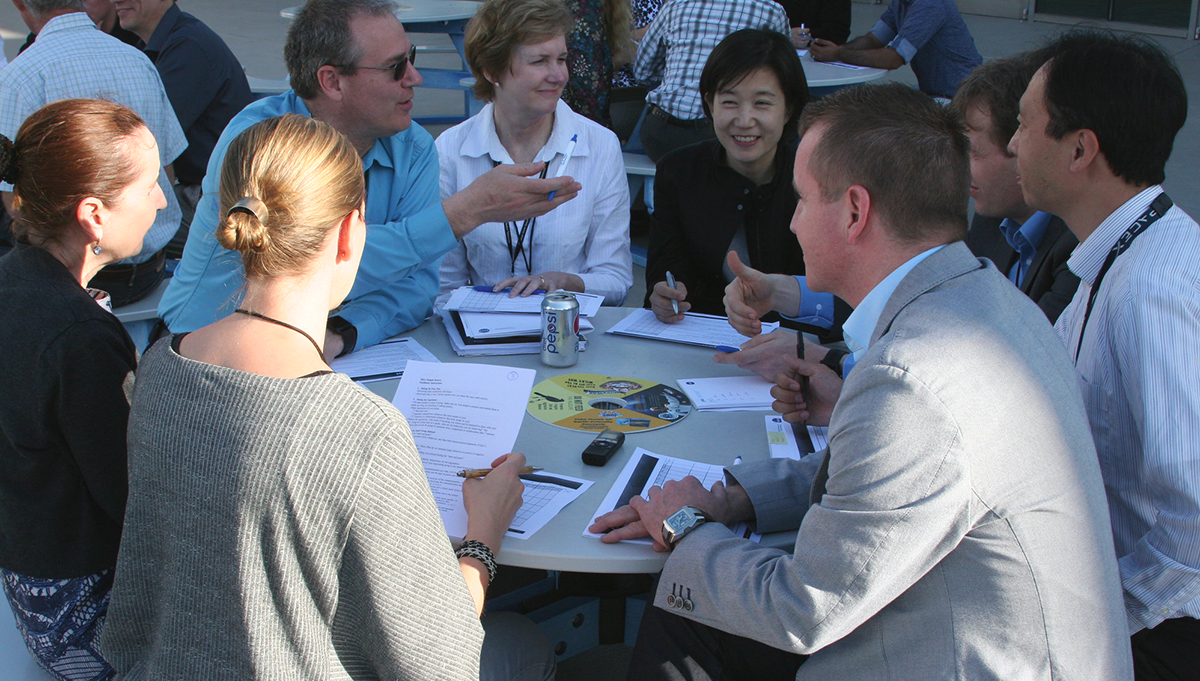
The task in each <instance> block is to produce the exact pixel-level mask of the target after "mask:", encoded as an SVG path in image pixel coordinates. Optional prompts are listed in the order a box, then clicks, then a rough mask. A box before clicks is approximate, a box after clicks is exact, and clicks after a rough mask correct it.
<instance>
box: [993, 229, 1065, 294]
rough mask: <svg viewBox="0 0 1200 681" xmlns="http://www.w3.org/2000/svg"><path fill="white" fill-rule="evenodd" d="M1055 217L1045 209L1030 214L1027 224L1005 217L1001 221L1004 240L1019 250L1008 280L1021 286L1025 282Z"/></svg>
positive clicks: (1015, 249) (1009, 271)
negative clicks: (1051, 219)
mask: <svg viewBox="0 0 1200 681" xmlns="http://www.w3.org/2000/svg"><path fill="white" fill-rule="evenodd" d="M1051 217H1053V216H1052V215H1050V214H1049V213H1047V212H1045V211H1040V210H1039V211H1038V212H1036V213H1034V214H1033V215H1031V216H1029V219H1028V220H1026V221H1025V224H1021V223H1018V222H1016V221H1015V220H1010V219H1008V218H1005V219H1004V220H1003V221H1001V222H1000V232H1001V233H1002V234H1004V240H1005V241H1007V242H1008V245H1009V246H1012V249H1013V250H1014V251H1016V252H1017V262H1016V264H1014V265H1013V266H1012V267H1011V268H1010V269H1009V270H1008V280H1009V281H1011V282H1012V283H1014V284H1016V285H1017V287H1020V286H1021V284H1022V283H1024V282H1025V273H1026V272H1028V271H1029V266H1030V265H1031V264H1032V263H1033V258H1034V256H1036V255H1037V249H1038V246H1040V245H1041V244H1042V237H1044V236H1045V235H1046V227H1048V226H1049V225H1050V218H1051Z"/></svg>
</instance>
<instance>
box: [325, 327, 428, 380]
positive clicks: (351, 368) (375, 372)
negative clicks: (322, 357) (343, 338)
mask: <svg viewBox="0 0 1200 681" xmlns="http://www.w3.org/2000/svg"><path fill="white" fill-rule="evenodd" d="M411 359H415V360H419V361H422V362H437V361H440V360H438V358H437V357H434V356H433V353H432V352H430V351H429V350H426V349H425V346H423V345H421V344H420V343H418V342H417V341H415V340H413V339H411V338H389V339H387V340H385V341H383V342H381V343H380V344H379V345H372V346H371V347H368V348H363V349H362V350H356V351H354V352H352V353H350V354H348V355H346V356H345V357H339V358H337V359H335V360H333V361H332V362H330V363H329V368H331V369H333V370H334V371H337V372H339V373H343V374H346V375H348V376H349V377H350V378H352V379H354V380H356V381H358V382H359V383H370V382H371V381H383V380H387V379H389V378H399V377H400V376H401V375H402V374H403V373H404V367H405V365H407V364H408V361H409V360H411Z"/></svg>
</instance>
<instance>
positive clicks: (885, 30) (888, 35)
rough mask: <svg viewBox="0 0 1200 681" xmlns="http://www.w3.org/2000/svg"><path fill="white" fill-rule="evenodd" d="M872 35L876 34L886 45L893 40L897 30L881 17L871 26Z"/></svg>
mask: <svg viewBox="0 0 1200 681" xmlns="http://www.w3.org/2000/svg"><path fill="white" fill-rule="evenodd" d="M871 35H873V36H875V37H876V38H878V39H879V42H881V43H883V44H884V45H886V44H888V43H889V42H891V40H892V38H895V37H896V32H895V31H893V30H892V27H891V26H888V25H887V24H886V23H885V22H884V21H883V20H882V19H881V20H879V21H876V22H875V25H874V26H872V27H871Z"/></svg>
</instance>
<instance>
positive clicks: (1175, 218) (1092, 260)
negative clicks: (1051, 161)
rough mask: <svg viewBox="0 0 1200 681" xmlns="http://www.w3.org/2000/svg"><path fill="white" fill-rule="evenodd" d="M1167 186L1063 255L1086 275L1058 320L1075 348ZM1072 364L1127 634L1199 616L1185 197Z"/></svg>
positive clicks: (1110, 295) (1193, 356)
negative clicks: (1112, 255)
mask: <svg viewBox="0 0 1200 681" xmlns="http://www.w3.org/2000/svg"><path fill="white" fill-rule="evenodd" d="M1160 193H1162V188H1161V187H1159V186H1154V187H1150V188H1148V189H1146V190H1145V191H1143V192H1141V193H1139V194H1138V195H1137V196H1135V197H1133V198H1132V199H1130V200H1129V201H1127V202H1126V203H1125V204H1124V205H1122V206H1121V207H1120V208H1119V209H1117V210H1116V211H1115V212H1113V214H1112V215H1110V216H1108V218H1107V219H1106V220H1105V221H1104V222H1102V223H1101V224H1100V226H1099V227H1097V228H1096V231H1095V232H1093V233H1092V234H1091V235H1090V236H1088V238H1087V239H1086V240H1085V241H1084V242H1083V243H1081V244H1080V245H1079V246H1078V247H1077V248H1076V249H1075V252H1074V253H1073V254H1072V255H1071V258H1070V260H1068V261H1067V266H1068V267H1069V268H1070V269H1071V271H1072V272H1074V273H1075V274H1076V275H1078V276H1079V278H1080V280H1081V281H1080V285H1079V290H1078V291H1076V293H1075V298H1074V299H1073V300H1072V301H1071V304H1070V305H1069V306H1067V309H1066V310H1065V311H1063V314H1062V316H1061V317H1059V319H1058V324H1057V325H1056V327H1055V328H1056V330H1057V331H1058V334H1059V337H1060V338H1062V340H1063V342H1064V343H1065V344H1066V346H1067V349H1068V352H1070V353H1074V352H1075V348H1076V347H1077V346H1078V343H1079V333H1080V328H1081V326H1082V325H1083V319H1084V313H1085V310H1086V308H1087V300H1088V295H1089V294H1090V292H1091V286H1092V283H1093V282H1094V281H1095V279H1096V276H1097V275H1098V273H1099V271H1100V268H1101V265H1102V264H1103V263H1104V260H1105V258H1106V257H1108V252H1109V250H1110V249H1111V248H1112V246H1113V244H1114V243H1116V241H1117V239H1118V238H1119V237H1120V236H1121V234H1123V233H1124V232H1125V230H1126V229H1128V227H1129V226H1130V225H1131V224H1132V223H1133V221H1134V220H1135V219H1137V218H1138V216H1140V215H1141V214H1142V213H1143V211H1145V210H1146V208H1147V207H1148V206H1149V205H1150V204H1151V202H1153V201H1154V199H1155V198H1156V197H1157V196H1158V195H1159V194H1160ZM1076 367H1077V368H1078V370H1079V374H1080V378H1081V387H1082V389H1083V399H1084V403H1085V404H1086V406H1087V411H1088V418H1089V420H1090V422H1091V428H1092V436H1093V437H1094V438H1095V441H1096V451H1097V453H1098V454H1099V456H1100V466H1101V472H1102V473H1103V475H1104V483H1105V488H1106V491H1107V493H1108V504H1109V515H1110V517H1111V520H1112V525H1113V537H1114V539H1115V543H1116V549H1117V555H1118V557H1119V559H1120V567H1121V583H1122V586H1123V587H1124V591H1125V611H1126V614H1127V615H1128V617H1129V628H1130V632H1131V633H1132V632H1136V631H1137V630H1139V629H1141V628H1142V627H1146V628H1150V627H1154V626H1156V625H1158V624H1159V623H1160V622H1162V621H1163V620H1166V619H1170V618H1173V617H1182V616H1187V617H1200V226H1197V224H1196V222H1195V221H1194V220H1192V218H1191V217H1189V216H1188V215H1187V214H1186V213H1184V212H1183V210H1181V209H1180V208H1179V207H1178V206H1176V207H1173V208H1171V210H1169V211H1167V213H1166V214H1165V215H1163V217H1162V218H1160V219H1159V220H1158V221H1157V222H1155V223H1154V224H1153V225H1151V226H1150V227H1149V229H1147V230H1146V231H1145V232H1143V233H1142V234H1141V235H1140V236H1138V237H1137V238H1136V239H1135V240H1134V242H1133V244H1132V245H1131V246H1130V247H1129V250H1127V251H1125V252H1124V253H1123V254H1122V255H1120V256H1119V257H1118V258H1117V259H1116V262H1115V263H1114V264H1113V265H1112V267H1111V269H1109V271H1108V273H1107V274H1106V275H1105V277H1104V279H1103V281H1102V282H1101V285H1100V290H1099V292H1098V293H1097V295H1096V302H1095V305H1094V307H1093V309H1092V313H1091V317H1090V319H1089V320H1088V322H1087V329H1086V333H1085V335H1084V339H1083V347H1082V349H1081V350H1080V353H1079V357H1078V358H1077V360H1076Z"/></svg>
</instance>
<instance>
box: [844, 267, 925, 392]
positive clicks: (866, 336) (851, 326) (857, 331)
mask: <svg viewBox="0 0 1200 681" xmlns="http://www.w3.org/2000/svg"><path fill="white" fill-rule="evenodd" d="M945 246H946V245H945V244H942V245H940V246H934V247H933V248H931V249H929V250H927V251H924V252H922V253H918V254H917V255H915V256H913V257H912V258H910V259H909V260H908V261H907V262H905V263H904V264H903V265H901V266H899V267H897V268H896V269H894V270H892V273H891V274H889V275H887V276H886V277H884V278H883V281H881V282H879V283H878V284H876V285H875V288H873V289H871V292H870V293H868V294H867V296H866V297H865V298H863V299H862V302H861V303H859V304H858V307H856V308H854V312H851V313H850V316H849V317H847V318H846V322H845V323H844V324H842V334H843V335H844V336H845V338H846V347H848V348H850V352H851V354H852V355H853V356H854V361H855V362H856V363H857V362H858V361H859V360H861V359H862V356H863V353H865V352H866V351H867V348H868V347H870V345H871V335H872V334H873V333H875V326H876V325H877V324H879V315H881V314H883V308H884V307H886V306H887V302H888V299H889V298H891V297H892V294H893V293H895V292H896V287H897V286H899V285H900V282H901V281H903V280H904V277H906V276H908V273H909V272H911V271H912V269H913V268H914V267H916V266H917V265H919V264H921V261H922V260H924V259H925V258H928V257H929V256H931V255H933V254H934V253H937V252H938V251H940V250H942V249H943V248H945ZM847 359H849V358H847ZM843 373H849V370H848V369H844V370H843Z"/></svg>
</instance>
